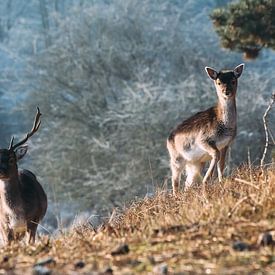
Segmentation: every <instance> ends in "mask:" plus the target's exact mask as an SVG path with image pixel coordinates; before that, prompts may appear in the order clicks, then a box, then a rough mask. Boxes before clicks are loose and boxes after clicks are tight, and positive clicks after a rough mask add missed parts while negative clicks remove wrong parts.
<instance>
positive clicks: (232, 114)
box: [217, 97, 237, 128]
mask: <svg viewBox="0 0 275 275" xmlns="http://www.w3.org/2000/svg"><path fill="white" fill-rule="evenodd" d="M217 117H218V121H221V122H223V124H224V125H226V126H227V127H230V128H235V127H236V124H237V109H236V100H235V97H234V98H231V99H220V100H219V101H218V104H217Z"/></svg>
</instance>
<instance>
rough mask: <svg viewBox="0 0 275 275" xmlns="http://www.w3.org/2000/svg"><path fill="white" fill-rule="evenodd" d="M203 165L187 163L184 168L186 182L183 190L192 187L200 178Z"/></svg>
mask: <svg viewBox="0 0 275 275" xmlns="http://www.w3.org/2000/svg"><path fill="white" fill-rule="evenodd" d="M203 166H204V163H200V162H198V163H192V162H188V163H186V166H185V173H186V180H185V188H188V187H190V186H192V185H193V184H194V183H196V182H197V181H198V180H200V178H201V171H202V170H203Z"/></svg>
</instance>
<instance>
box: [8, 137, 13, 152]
mask: <svg viewBox="0 0 275 275" xmlns="http://www.w3.org/2000/svg"><path fill="white" fill-rule="evenodd" d="M13 141H14V136H12V138H11V141H10V146H9V150H11V149H12V147H13Z"/></svg>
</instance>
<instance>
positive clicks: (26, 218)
mask: <svg viewBox="0 0 275 275" xmlns="http://www.w3.org/2000/svg"><path fill="white" fill-rule="evenodd" d="M40 116H41V113H40V111H39V108H37V113H36V116H35V120H34V124H33V128H32V130H31V132H29V133H28V134H27V135H26V137H25V138H24V139H23V140H21V141H20V142H18V143H17V144H15V145H14V144H13V140H14V138H13V137H12V139H11V142H10V146H9V149H0V234H1V237H2V243H3V244H8V243H10V242H11V241H12V240H16V239H20V238H22V237H23V236H24V235H25V233H26V232H27V233H28V235H29V240H28V241H29V243H34V241H35V234H36V229H37V225H38V223H39V222H40V221H41V220H42V218H43V217H44V215H45V213H46V210H47V196H46V194H45V192H44V190H43V188H42V186H41V185H40V183H39V182H38V181H37V179H36V177H35V175H34V174H33V173H32V172H30V171H28V170H21V171H18V167H17V161H18V160H19V159H21V158H23V157H24V155H25V154H26V152H27V149H28V147H27V145H24V143H26V142H27V140H28V139H29V138H30V137H31V136H32V135H33V134H34V133H35V132H36V131H37V130H38V129H39V126H40V124H41V121H40Z"/></svg>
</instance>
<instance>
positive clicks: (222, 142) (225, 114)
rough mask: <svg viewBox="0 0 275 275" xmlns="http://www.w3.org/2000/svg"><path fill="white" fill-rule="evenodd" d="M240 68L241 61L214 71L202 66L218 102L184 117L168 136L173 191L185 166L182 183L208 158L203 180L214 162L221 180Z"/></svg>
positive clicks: (193, 178) (232, 127)
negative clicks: (212, 82)
mask: <svg viewBox="0 0 275 275" xmlns="http://www.w3.org/2000/svg"><path fill="white" fill-rule="evenodd" d="M243 68H244V64H240V65H239V66H237V67H236V68H235V69H234V70H226V71H225V70H223V71H220V72H216V71H215V70H214V69H212V68H209V67H205V70H206V72H207V74H208V76H209V77H210V78H211V79H212V80H214V84H215V87H216V91H217V95H218V102H217V104H216V106H214V107H211V108H209V109H207V110H205V111H202V112H199V113H197V114H195V115H193V116H191V117H190V118H188V119H187V120H184V121H183V122H182V123H181V124H179V125H178V126H177V127H176V128H175V129H174V130H173V131H172V132H171V133H170V135H169V137H168V139H167V148H168V151H169V154H170V166H171V171H172V186H173V194H176V193H177V192H178V189H179V184H180V178H181V173H182V170H183V169H184V168H185V172H186V181H185V186H186V187H189V186H191V185H192V184H193V183H194V182H195V181H196V179H197V178H198V177H200V175H201V171H202V169H203V167H204V165H205V163H206V162H207V161H209V160H211V161H210V165H209V168H208V170H207V172H206V174H205V176H204V178H203V181H202V183H203V184H205V183H206V182H207V180H208V179H209V177H210V176H211V175H212V173H213V170H214V167H215V166H217V171H218V179H219V181H220V182H221V180H222V173H223V170H224V164H225V156H226V151H227V149H228V146H229V145H230V144H231V143H232V141H233V139H234V137H235V135H236V129H237V127H236V126H237V110H236V92H237V80H238V78H239V77H240V76H241V74H242V71H243Z"/></svg>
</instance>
